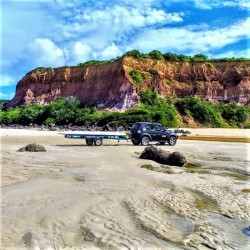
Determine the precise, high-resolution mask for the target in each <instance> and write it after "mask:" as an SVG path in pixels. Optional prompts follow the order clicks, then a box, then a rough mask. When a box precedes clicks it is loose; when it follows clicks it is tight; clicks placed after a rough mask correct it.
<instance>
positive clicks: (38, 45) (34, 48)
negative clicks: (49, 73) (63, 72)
mask: <svg viewBox="0 0 250 250" xmlns="http://www.w3.org/2000/svg"><path fill="white" fill-rule="evenodd" d="M23 55H24V56H23V59H24V60H25V61H29V63H32V65H34V67H38V66H44V67H48V66H51V67H56V66H62V65H64V64H65V62H66V55H65V52H64V51H63V50H62V49H60V48H59V47H58V46H56V45H55V44H54V43H53V42H52V41H51V40H50V39H48V38H37V39H35V40H34V41H32V42H31V43H29V44H28V46H27V48H26V49H25V51H24V53H23Z"/></svg>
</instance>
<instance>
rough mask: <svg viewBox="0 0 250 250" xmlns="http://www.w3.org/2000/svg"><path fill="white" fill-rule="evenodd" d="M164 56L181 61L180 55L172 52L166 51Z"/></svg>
mask: <svg viewBox="0 0 250 250" xmlns="http://www.w3.org/2000/svg"><path fill="white" fill-rule="evenodd" d="M164 58H165V60H166V61H179V58H178V55H177V54H174V53H171V52H167V53H165V54H164Z"/></svg>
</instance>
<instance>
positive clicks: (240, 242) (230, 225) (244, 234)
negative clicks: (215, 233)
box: [208, 214, 250, 250]
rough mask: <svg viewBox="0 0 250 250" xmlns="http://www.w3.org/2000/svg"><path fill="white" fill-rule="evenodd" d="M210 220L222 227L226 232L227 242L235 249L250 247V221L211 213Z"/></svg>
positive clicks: (247, 249)
mask: <svg viewBox="0 0 250 250" xmlns="http://www.w3.org/2000/svg"><path fill="white" fill-rule="evenodd" d="M208 221H209V222H211V223H213V224H214V225H216V226H218V227H220V228H221V229H222V230H223V231H224V232H225V234H226V236H227V240H226V242H227V243H228V245H229V246H230V247H232V248H233V249H241V250H249V249H250V237H249V236H250V230H249V225H250V222H249V221H241V220H235V219H230V218H227V217H225V216H222V215H219V214H210V215H209V216H208Z"/></svg>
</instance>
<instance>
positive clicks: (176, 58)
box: [35, 50, 250, 72]
mask: <svg viewBox="0 0 250 250" xmlns="http://www.w3.org/2000/svg"><path fill="white" fill-rule="evenodd" d="M126 55H127V56H133V57H134V58H137V59H146V58H151V59H155V60H164V61H173V62H233V61H247V60H250V59H249V58H245V57H238V58H237V57H225V58H208V57H207V56H206V55H203V54H196V55H194V56H187V55H183V54H175V53H171V52H167V53H162V52H161V51H159V50H153V51H151V52H150V53H142V52H140V51H139V50H131V51H128V52H126V53H125V54H124V55H122V56H118V57H116V58H112V59H110V60H90V61H86V62H83V63H79V64H77V66H80V67H86V66H92V65H100V64H104V63H110V62H115V61H118V60H119V59H121V58H122V57H124V56H126ZM64 67H68V65H65V66H64ZM49 69H52V68H51V67H37V68H35V70H36V71H40V72H44V71H47V70H49Z"/></svg>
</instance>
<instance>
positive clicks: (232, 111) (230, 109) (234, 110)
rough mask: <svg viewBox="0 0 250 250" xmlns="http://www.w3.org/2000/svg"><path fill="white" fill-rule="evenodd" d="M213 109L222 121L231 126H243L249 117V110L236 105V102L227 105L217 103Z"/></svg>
mask: <svg viewBox="0 0 250 250" xmlns="http://www.w3.org/2000/svg"><path fill="white" fill-rule="evenodd" d="M215 107H216V108H217V110H218V111H219V112H220V113H221V116H222V117H223V119H224V120H225V121H226V122H227V123H228V124H229V125H231V126H240V125H242V124H244V123H245V122H246V121H247V119H248V118H249V116H250V115H249V114H250V108H249V107H247V106H241V105H237V103H236V102H231V103H229V104H225V103H218V104H216V105H215Z"/></svg>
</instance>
